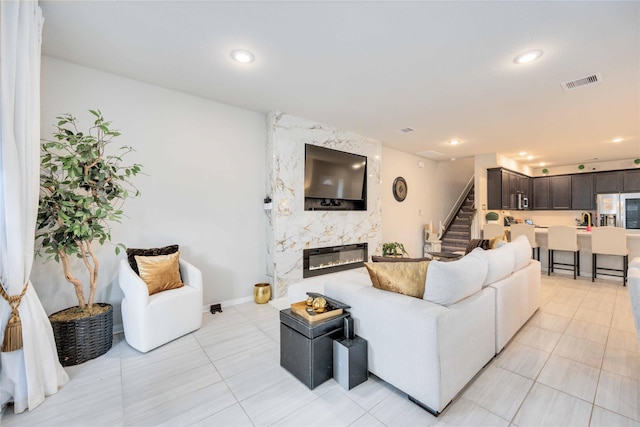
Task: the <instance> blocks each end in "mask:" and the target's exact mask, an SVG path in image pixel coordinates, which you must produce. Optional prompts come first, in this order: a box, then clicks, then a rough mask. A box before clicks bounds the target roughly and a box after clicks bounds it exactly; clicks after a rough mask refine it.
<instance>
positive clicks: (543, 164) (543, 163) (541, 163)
mask: <svg viewBox="0 0 640 427" xmlns="http://www.w3.org/2000/svg"><path fill="white" fill-rule="evenodd" d="M539 165H540V166H546V165H547V164H546V163H545V162H540V163H539Z"/></svg>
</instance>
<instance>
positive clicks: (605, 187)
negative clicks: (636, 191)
mask: <svg viewBox="0 0 640 427" xmlns="http://www.w3.org/2000/svg"><path fill="white" fill-rule="evenodd" d="M593 175H594V177H595V182H596V183H595V186H596V193H597V194H600V193H618V192H620V191H622V188H623V180H624V178H623V177H624V172H623V171H613V172H597V173H594V174H593Z"/></svg>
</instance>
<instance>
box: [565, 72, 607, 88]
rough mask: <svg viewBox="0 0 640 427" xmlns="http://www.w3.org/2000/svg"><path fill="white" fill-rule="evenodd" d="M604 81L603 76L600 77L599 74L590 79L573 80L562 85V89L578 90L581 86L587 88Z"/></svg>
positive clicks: (589, 77)
mask: <svg viewBox="0 0 640 427" xmlns="http://www.w3.org/2000/svg"><path fill="white" fill-rule="evenodd" d="M601 81H602V76H601V75H600V73H597V74H593V75H591V76H588V77H583V78H581V79H577V80H573V81H570V82H564V83H562V89H564V90H572V89H576V88H578V87H580V86H585V85H590V84H593V83H599V82H601Z"/></svg>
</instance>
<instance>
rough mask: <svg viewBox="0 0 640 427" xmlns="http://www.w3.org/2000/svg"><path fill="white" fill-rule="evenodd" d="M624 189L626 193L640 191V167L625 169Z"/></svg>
mask: <svg viewBox="0 0 640 427" xmlns="http://www.w3.org/2000/svg"><path fill="white" fill-rule="evenodd" d="M622 191H624V192H625V193H630V192H634V191H640V169H635V170H628V171H624V174H623V184H622Z"/></svg>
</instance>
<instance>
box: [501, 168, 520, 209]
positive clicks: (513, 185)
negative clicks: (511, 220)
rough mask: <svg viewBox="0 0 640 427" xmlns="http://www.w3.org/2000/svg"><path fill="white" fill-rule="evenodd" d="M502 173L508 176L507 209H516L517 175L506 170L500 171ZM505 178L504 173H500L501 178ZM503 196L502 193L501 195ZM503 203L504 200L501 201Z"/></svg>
mask: <svg viewBox="0 0 640 427" xmlns="http://www.w3.org/2000/svg"><path fill="white" fill-rule="evenodd" d="M502 173H503V174H506V175H507V176H508V177H509V208H508V209H518V196H517V194H518V175H516V174H513V173H509V172H506V171H502ZM504 178H505V175H502V179H504ZM503 197H504V195H503ZM502 204H503V205H504V200H503V201H502Z"/></svg>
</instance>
